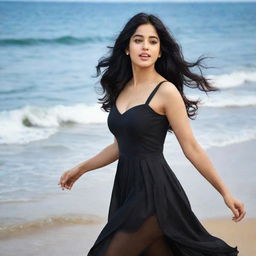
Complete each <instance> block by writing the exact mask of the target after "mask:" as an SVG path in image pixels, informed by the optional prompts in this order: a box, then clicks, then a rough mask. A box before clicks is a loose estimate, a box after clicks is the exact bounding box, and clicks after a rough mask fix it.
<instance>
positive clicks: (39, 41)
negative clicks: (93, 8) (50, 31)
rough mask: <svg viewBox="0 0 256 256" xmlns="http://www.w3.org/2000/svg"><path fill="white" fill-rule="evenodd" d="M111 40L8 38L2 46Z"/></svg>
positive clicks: (71, 43) (104, 38) (98, 37)
mask: <svg viewBox="0 0 256 256" xmlns="http://www.w3.org/2000/svg"><path fill="white" fill-rule="evenodd" d="M111 39H112V38H111V37H107V36H99V35H98V36H93V37H89V36H87V37H74V36H61V37H57V38H6V39H0V46H34V45H49V44H50V45H52V44H62V45H77V44H87V43H94V42H105V41H109V40H111Z"/></svg>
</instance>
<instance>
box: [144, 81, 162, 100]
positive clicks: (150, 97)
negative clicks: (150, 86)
mask: <svg viewBox="0 0 256 256" xmlns="http://www.w3.org/2000/svg"><path fill="white" fill-rule="evenodd" d="M163 82H167V80H164V81H162V82H160V83H159V84H158V85H157V86H156V87H155V88H154V90H153V91H152V92H151V93H150V95H149V96H148V98H147V101H146V103H145V104H146V105H147V104H149V102H150V100H151V99H152V98H153V96H154V95H155V93H156V91H157V90H158V88H159V87H160V85H161V84H162V83H163Z"/></svg>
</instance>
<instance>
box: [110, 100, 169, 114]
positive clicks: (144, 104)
mask: <svg viewBox="0 0 256 256" xmlns="http://www.w3.org/2000/svg"><path fill="white" fill-rule="evenodd" d="M114 106H115V109H116V110H117V113H118V114H119V115H120V116H123V115H125V114H126V113H127V112H129V111H130V110H132V109H135V108H137V107H143V106H146V107H148V109H149V110H150V111H151V112H152V113H153V114H155V115H158V116H161V117H166V115H165V114H164V115H162V114H159V113H157V112H156V111H155V110H154V109H153V108H151V107H150V106H149V105H148V104H146V103H142V104H138V105H135V106H133V107H131V108H129V109H127V110H126V111H125V112H123V113H121V112H120V111H119V110H118V108H117V106H116V103H114Z"/></svg>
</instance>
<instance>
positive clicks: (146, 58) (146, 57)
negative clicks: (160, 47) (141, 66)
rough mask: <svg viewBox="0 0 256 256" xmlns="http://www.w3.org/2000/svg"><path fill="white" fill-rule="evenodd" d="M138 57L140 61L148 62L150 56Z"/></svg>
mask: <svg viewBox="0 0 256 256" xmlns="http://www.w3.org/2000/svg"><path fill="white" fill-rule="evenodd" d="M139 57H140V59H142V60H148V59H149V58H150V56H146V55H145V56H141V55H139Z"/></svg>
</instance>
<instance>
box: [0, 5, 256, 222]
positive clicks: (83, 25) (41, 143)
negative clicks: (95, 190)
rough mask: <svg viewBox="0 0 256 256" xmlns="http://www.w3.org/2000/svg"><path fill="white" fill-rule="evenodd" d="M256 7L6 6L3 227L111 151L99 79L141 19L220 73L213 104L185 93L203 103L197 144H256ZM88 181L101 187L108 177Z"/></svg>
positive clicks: (0, 114)
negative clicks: (106, 58) (78, 168)
mask: <svg viewBox="0 0 256 256" xmlns="http://www.w3.org/2000/svg"><path fill="white" fill-rule="evenodd" d="M255 7H256V4H255V3H136V4H135V3H81V2H80V3H79V2H70V3H68V2H65V3H64V2H62V3H53V2H0V17H1V21H0V170H1V171H0V185H1V186H0V204H1V209H2V213H1V215H0V225H3V226H4V225H6V224H8V225H9V224H13V223H16V222H18V223H19V221H25V220H26V221H28V220H30V218H32V217H31V216H30V215H26V214H24V216H23V215H20V216H23V217H19V219H17V216H16V215H15V214H13V215H9V213H10V212H14V211H16V210H17V209H19V210H18V211H20V212H23V211H25V210H24V209H26V208H27V207H28V205H27V204H29V205H30V206H31V205H33V203H32V202H34V201H36V202H37V201H38V200H39V201H40V200H48V199H49V200H52V198H53V197H54V196H56V195H57V194H58V193H59V188H58V187H57V182H58V179H59V176H60V175H61V174H62V172H63V171H64V170H65V169H68V168H71V167H73V166H74V165H75V164H77V163H78V162H81V161H84V160H85V159H87V158H88V157H91V156H93V155H94V154H96V153H98V152H99V151H100V150H102V149H103V148H104V147H105V146H107V145H108V144H110V143H112V141H113V137H112V135H111V134H110V133H109V131H108V129H107V125H106V118H107V113H105V112H103V111H102V110H100V105H99V104H98V103H97V101H98V100H97V98H98V97H101V96H102V95H101V94H97V93H96V91H97V88H100V85H99V83H98V81H99V79H98V78H93V75H95V74H96V69H95V66H96V65H97V62H98V60H99V59H100V57H102V56H103V55H107V53H108V49H107V46H112V45H113V44H114V39H115V37H116V36H117V35H118V33H119V32H120V31H121V29H122V28H123V26H124V24H125V23H126V22H127V21H128V19H129V18H130V17H132V16H133V15H135V14H136V13H138V12H148V13H152V14H155V15H157V16H158V17H159V18H161V19H162V21H163V22H164V23H165V24H166V25H167V27H168V28H169V30H170V32H171V33H172V35H173V36H174V37H175V38H176V40H177V41H178V43H179V44H180V45H181V47H182V51H183V54H184V56H185V59H186V60H188V61H195V60H196V59H197V58H198V57H199V56H200V55H205V56H209V57H212V58H211V59H207V60H206V62H205V64H206V66H210V67H211V66H212V67H214V68H210V69H208V70H203V72H204V74H205V75H206V76H207V77H209V78H212V79H213V80H214V83H215V85H216V86H217V87H220V88H221V89H222V90H221V91H220V92H212V93H210V94H209V95H210V96H209V97H207V96H205V95H204V94H202V93H200V92H199V91H196V90H189V91H188V96H189V97H191V98H193V97H195V98H198V97H200V98H201V99H203V102H204V104H203V105H202V106H201V108H200V109H199V114H198V117H197V119H196V120H197V121H191V125H192V126H193V129H194V133H195V135H196V137H197V138H198V140H199V142H200V143H201V144H202V145H203V146H204V147H205V148H210V147H211V146H216V145H217V146H225V145H227V144H232V143H236V142H242V141H246V140H251V139H255V138H256V111H255V110H256V47H255V45H256V19H255V17H256V8H255ZM167 145H168V147H169V145H172V147H171V149H170V152H171V153H175V152H178V150H179V149H178V144H177V142H176V141H175V138H174V136H171V135H170V136H168V138H167ZM108 168H110V167H106V168H105V169H108ZM112 170H114V168H112ZM88 175H89V177H90V178H91V179H92V180H95V182H96V183H97V181H99V180H101V179H102V177H103V175H104V174H103V173H101V172H98V171H97V172H95V173H93V174H88ZM105 175H106V174H105ZM104 177H105V176H104ZM110 177H113V176H110ZM108 179H110V180H111V178H108ZM106 180H107V178H106ZM96 183H95V184H96ZM80 186H81V187H82V184H81V183H80ZM47 198H48V199H47ZM39 205H40V204H39ZM44 205H45V204H44ZM36 206H37V207H39V206H38V204H35V205H34V206H33V207H36ZM78 208H79V207H78ZM96 208H97V207H96ZM22 209H23V210H22ZM79 209H80V208H79ZM83 209H84V208H83ZM77 211H78V210H77ZM53 212H55V211H53ZM56 212H58V211H56ZM63 212H64V210H63V211H62V210H60V212H58V214H61V213H63ZM7 213H8V216H9V218H6V216H7ZM41 213H42V212H40V214H41ZM45 214H46V213H45ZM15 216H16V217H15ZM25 216H26V217H25ZM36 216H37V215H36ZM41 217H43V216H41ZM23 218H24V219H23ZM26 218H27V219H26Z"/></svg>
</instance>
